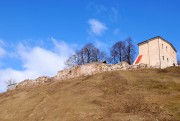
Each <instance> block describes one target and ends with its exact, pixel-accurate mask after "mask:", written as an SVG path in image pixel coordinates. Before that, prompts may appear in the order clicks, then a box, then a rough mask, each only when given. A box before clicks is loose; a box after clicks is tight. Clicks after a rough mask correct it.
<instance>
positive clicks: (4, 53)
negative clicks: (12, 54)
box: [0, 39, 6, 58]
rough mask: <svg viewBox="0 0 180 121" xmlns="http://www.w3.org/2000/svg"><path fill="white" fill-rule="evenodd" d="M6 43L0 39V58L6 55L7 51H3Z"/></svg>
mask: <svg viewBox="0 0 180 121" xmlns="http://www.w3.org/2000/svg"><path fill="white" fill-rule="evenodd" d="M3 45H4V42H3V40H1V39H0V58H2V57H4V56H5V55H6V51H5V50H4V49H3Z"/></svg>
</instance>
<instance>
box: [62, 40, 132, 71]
mask: <svg viewBox="0 0 180 121" xmlns="http://www.w3.org/2000/svg"><path fill="white" fill-rule="evenodd" d="M134 55H135V46H134V44H133V41H132V39H131V38H127V39H126V40H124V41H118V42H116V43H115V44H114V45H113V46H112V47H111V49H110V56H109V57H108V56H107V54H106V53H105V52H103V51H100V49H98V48H97V47H95V45H94V44H92V43H88V44H86V45H85V46H84V47H83V48H81V49H80V50H77V51H76V53H75V54H73V55H71V56H70V57H69V58H68V59H67V60H66V62H65V65H66V66H67V68H71V67H73V66H75V65H82V64H86V63H92V62H99V61H104V60H107V61H108V63H114V64H115V63H119V62H121V61H126V62H128V63H129V64H131V63H133V61H134Z"/></svg>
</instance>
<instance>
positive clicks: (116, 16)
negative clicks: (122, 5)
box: [109, 7, 119, 22]
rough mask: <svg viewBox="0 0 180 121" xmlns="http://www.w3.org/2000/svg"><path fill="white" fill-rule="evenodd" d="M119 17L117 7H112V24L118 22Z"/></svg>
mask: <svg viewBox="0 0 180 121" xmlns="http://www.w3.org/2000/svg"><path fill="white" fill-rule="evenodd" d="M118 16H119V11H118V9H117V8H115V7H111V9H110V12H109V19H110V21H112V22H116V21H117V20H118Z"/></svg>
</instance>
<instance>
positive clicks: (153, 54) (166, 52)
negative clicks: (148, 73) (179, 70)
mask: <svg viewBox="0 0 180 121" xmlns="http://www.w3.org/2000/svg"><path fill="white" fill-rule="evenodd" d="M139 55H143V56H142V59H141V61H140V63H144V64H147V65H148V66H150V67H156V68H166V67H168V66H173V63H174V64H175V65H177V53H176V51H175V50H174V49H173V48H172V46H171V45H170V44H169V43H168V42H166V41H164V40H163V39H162V38H155V39H153V40H150V41H147V42H145V43H142V44H140V45H139Z"/></svg>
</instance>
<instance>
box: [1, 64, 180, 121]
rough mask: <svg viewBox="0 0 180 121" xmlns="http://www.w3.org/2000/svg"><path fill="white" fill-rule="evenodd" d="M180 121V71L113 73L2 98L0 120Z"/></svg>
mask: <svg viewBox="0 0 180 121" xmlns="http://www.w3.org/2000/svg"><path fill="white" fill-rule="evenodd" d="M82 120H84V121H180V67H171V68H167V69H164V70H160V69H141V70H132V71H112V72H103V73H100V74H94V75H91V76H84V77H78V78H74V79H68V80H64V81H54V82H51V83H48V84H42V85H36V86H32V87H24V88H19V89H15V90H12V91H9V92H6V93H2V94H0V121H82Z"/></svg>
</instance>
